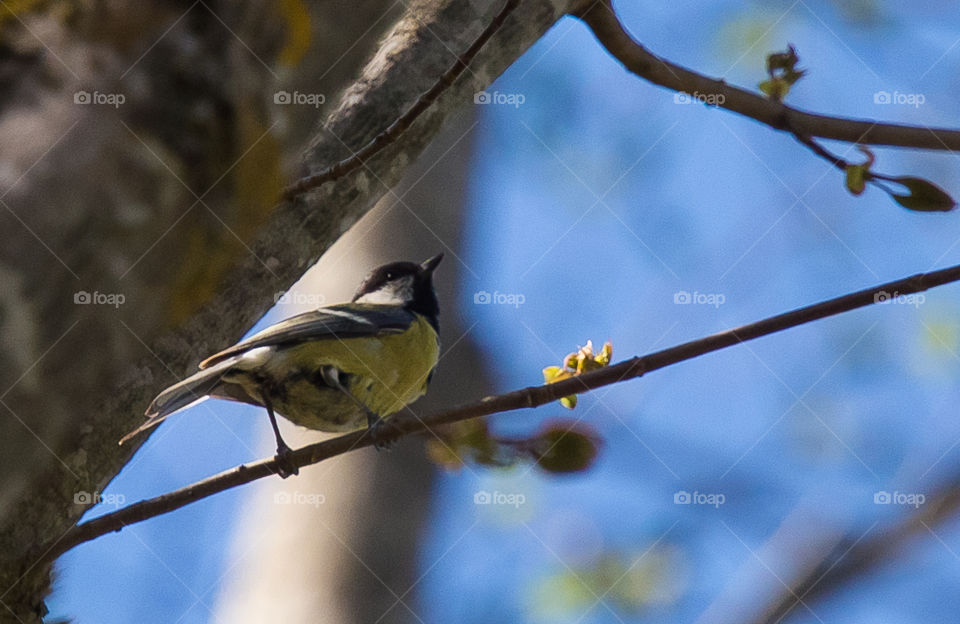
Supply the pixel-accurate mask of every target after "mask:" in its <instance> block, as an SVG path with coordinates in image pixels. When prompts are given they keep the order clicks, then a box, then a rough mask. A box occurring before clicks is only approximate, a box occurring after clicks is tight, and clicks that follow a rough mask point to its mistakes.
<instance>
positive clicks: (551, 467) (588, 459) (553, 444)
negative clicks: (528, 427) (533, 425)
mask: <svg viewBox="0 0 960 624" xmlns="http://www.w3.org/2000/svg"><path fill="white" fill-rule="evenodd" d="M599 446H600V439H599V438H598V437H597V436H596V435H595V434H594V433H593V432H592V431H591V430H589V429H588V428H587V427H585V426H583V425H582V424H581V425H577V424H573V425H571V424H570V423H569V422H566V421H562V420H555V421H552V422H548V423H546V424H545V425H544V427H543V429H542V432H541V433H540V434H539V435H538V436H537V443H536V445H534V447H533V448H532V449H531V452H532V454H533V456H534V458H535V459H536V461H537V465H538V466H540V467H541V468H543V469H544V470H546V471H547V472H559V473H564V472H580V471H583V470H586V469H587V468H589V467H590V466H591V465H592V464H593V460H594V459H595V458H596V456H597V451H598V449H599Z"/></svg>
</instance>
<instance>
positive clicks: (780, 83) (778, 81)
mask: <svg viewBox="0 0 960 624" xmlns="http://www.w3.org/2000/svg"><path fill="white" fill-rule="evenodd" d="M757 86H758V87H759V88H760V90H761V91H762V92H763V94H764V95H766V96H767V97H768V98H770V99H771V100H777V101H778V102H779V101H780V100H782V99H783V98H784V97H786V95H787V93H789V92H790V85H788V84H787V83H786V82H785V81H784V80H783V79H782V78H771V79H769V80H764V81H763V82H761V83H760V84H759V85H757Z"/></svg>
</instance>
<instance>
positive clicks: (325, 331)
mask: <svg viewBox="0 0 960 624" xmlns="http://www.w3.org/2000/svg"><path fill="white" fill-rule="evenodd" d="M413 321H414V317H413V314H412V313H410V312H407V311H406V310H403V309H402V308H398V307H397V306H387V305H373V304H356V303H354V304H340V305H332V306H327V307H325V308H320V309H317V310H312V311H310V312H304V313H303V314H298V315H296V316H292V317H290V318H288V319H286V320H284V321H280V322H279V323H277V324H276V325H271V326H270V327H268V328H266V329H265V330H263V331H261V332H258V333H256V334H254V335H253V336H250V337H249V338H247V339H246V340H243V341H241V342H238V343H237V344H235V345H233V346H232V347H230V348H228V349H224V350H223V351H221V352H220V353H217V354H215V355H211V356H210V357H208V358H207V359H206V360H204V361H203V362H200V368H201V369H204V368H207V367H208V366H212V365H214V364H216V363H218V362H222V361H223V360H225V359H227V358H230V357H233V356H235V355H238V354H240V353H243V352H245V351H249V350H250V349H255V348H257V347H267V346H282V345H285V344H290V343H299V342H304V341H307V340H329V339H331V338H334V339H345V338H360V337H363V336H382V335H384V334H399V333H402V332H404V331H406V329H407V328H408V327H410V324H411V323H412V322H413Z"/></svg>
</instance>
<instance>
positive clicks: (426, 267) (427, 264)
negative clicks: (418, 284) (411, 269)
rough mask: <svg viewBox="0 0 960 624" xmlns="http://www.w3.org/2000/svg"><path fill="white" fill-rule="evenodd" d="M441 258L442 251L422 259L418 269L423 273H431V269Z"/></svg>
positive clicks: (435, 266)
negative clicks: (427, 258)
mask: <svg viewBox="0 0 960 624" xmlns="http://www.w3.org/2000/svg"><path fill="white" fill-rule="evenodd" d="M441 260H443V253H442V252H441V253H438V254H437V255H435V256H434V257H432V258H430V259H429V260H424V261H423V264H421V265H420V270H421V271H423V272H424V273H433V270H434V269H435V268H437V265H438V264H440V261H441Z"/></svg>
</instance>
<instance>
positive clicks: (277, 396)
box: [120, 254, 443, 476]
mask: <svg viewBox="0 0 960 624" xmlns="http://www.w3.org/2000/svg"><path fill="white" fill-rule="evenodd" d="M442 259H443V254H439V255H436V256H434V257H432V258H430V259H429V260H427V261H425V262H424V263H423V264H414V263H412V262H394V263H392V264H386V265H384V266H381V267H379V268H377V269H375V270H374V271H373V272H371V273H370V275H369V276H367V278H366V279H365V280H364V281H363V283H362V284H361V285H360V288H359V289H358V290H357V292H356V294H355V295H354V297H353V299H352V300H351V302H350V303H342V304H337V305H331V306H324V307H321V308H317V309H316V310H313V311H311V312H305V313H303V314H298V315H296V316H293V317H291V318H288V319H286V320H284V321H280V322H279V323H277V324H276V325H272V326H270V327H268V328H267V329H264V330H263V331H261V332H258V333H256V334H254V335H253V336H250V337H249V338H247V339H246V340H243V341H241V342H239V343H237V344H235V345H234V346H232V347H230V348H229V349H225V350H223V351H221V352H219V353H217V354H215V355H212V356H210V357H208V358H207V359H206V360H204V361H203V362H201V363H200V371H199V372H197V373H195V374H194V375H193V376H191V377H188V378H187V379H184V380H183V381H181V382H180V383H177V384H175V385H173V386H170V387H169V388H167V389H166V390H164V391H163V392H161V393H160V394H159V395H157V397H156V398H155V399H154V400H153V402H152V403H150V406H149V407H148V408H147V412H146V414H147V417H148V420H147V421H146V422H145V423H144V424H143V425H141V426H140V427H138V428H137V429H136V430H134V431H132V432H131V433H129V434H127V435H126V436H124V438H123V439H122V440H121V441H120V443H121V444H123V443H124V442H126V441H127V440H129V439H130V438H132V437H133V436H135V435H137V434H138V433H140V432H141V431H145V430H147V429H149V428H151V427H153V426H155V425H157V424H159V423H161V422H162V421H163V420H164V419H166V418H167V416H170V415H171V414H173V413H175V412H177V411H179V410H181V409H183V408H185V407H187V406H188V405H190V404H192V403H195V402H196V401H199V400H200V399H203V398H206V397H214V398H218V399H228V400H232V401H240V402H243V403H249V404H252V405H257V406H260V407H264V408H266V410H267V415H268V416H269V417H270V424H271V425H272V426H273V432H274V434H275V435H276V438H277V455H278V457H279V458H280V459H281V460H283V459H284V458H286V457H287V456H288V454H289V453H290V447H289V446H287V444H286V443H285V442H284V441H283V438H282V437H281V436H280V430H279V429H278V427H277V420H276V416H275V415H274V414H275V413H276V414H280V415H281V416H284V417H285V418H287V419H288V420H290V421H292V422H293V423H295V424H297V425H300V426H303V427H307V428H310V429H317V430H319V431H352V430H355V429H359V428H361V427H362V426H363V425H364V424H366V426H367V427H368V428H369V429H370V430H371V435H373V436H374V441H375V442H376V444H377V446H378V448H379V447H380V446H383V445H384V442H385V441H383V440H380V439H378V434H377V432H378V431H379V427H380V425H381V424H382V422H383V419H384V418H386V417H387V416H390V415H391V414H394V413H396V412H398V411H400V410H401V409H403V407H404V406H406V405H408V404H409V403H412V402H413V401H415V400H416V399H418V398H420V397H421V396H423V394H424V393H425V392H426V390H427V384H428V383H429V382H430V379H431V377H432V376H433V371H434V368H435V367H436V365H437V359H438V356H439V350H440V346H439V336H438V332H439V327H438V324H437V315H438V314H439V311H440V307H439V304H438V302H437V295H436V292H435V291H434V289H433V279H432V278H433V271H434V269H436V268H437V265H438V264H440V260H442ZM280 463H281V465H283V464H284V462H283V461H281V462H280ZM295 473H296V468H295V467H289V466H288V467H286V468H283V470H282V474H281V476H287V475H288V474H295Z"/></svg>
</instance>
